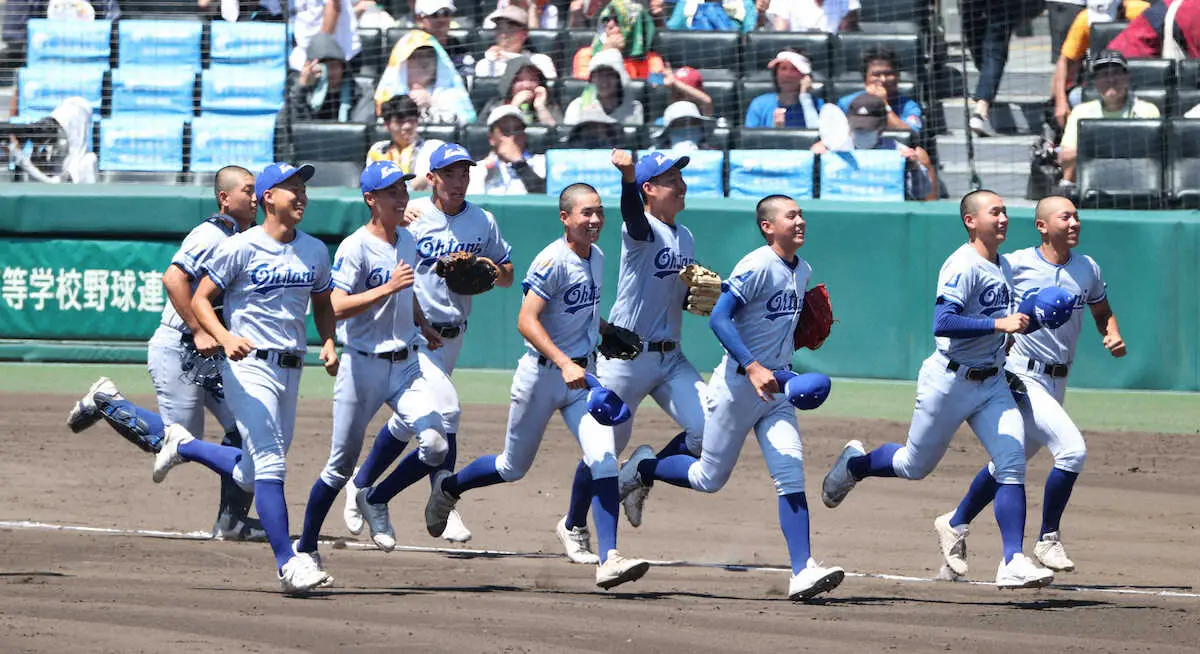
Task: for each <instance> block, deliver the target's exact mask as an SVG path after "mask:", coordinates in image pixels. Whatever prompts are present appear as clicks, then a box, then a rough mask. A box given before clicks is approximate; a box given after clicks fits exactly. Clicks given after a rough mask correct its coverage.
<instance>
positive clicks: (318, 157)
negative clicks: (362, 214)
mask: <svg viewBox="0 0 1200 654" xmlns="http://www.w3.org/2000/svg"><path fill="white" fill-rule="evenodd" d="M367 127H368V126H367V125H366V124H365V123H333V122H297V123H292V139H291V143H292V157H291V158H292V159H293V160H295V161H303V162H305V163H311V164H312V165H313V166H314V167H315V168H316V172H315V173H314V174H313V177H312V179H311V180H309V182H308V183H309V185H310V186H348V187H353V186H358V181H359V176H360V175H361V174H362V169H363V162H365V161H366V159H367V147H369V145H370V144H369V143H367Z"/></svg>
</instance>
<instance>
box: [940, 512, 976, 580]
mask: <svg viewBox="0 0 1200 654" xmlns="http://www.w3.org/2000/svg"><path fill="white" fill-rule="evenodd" d="M953 517H954V511H951V512H950V513H947V514H945V515H940V516H938V517H937V518H935V519H934V521H933V530H934V531H936V532H937V537H938V545H940V546H941V549H942V558H943V559H945V561H946V566H947V567H949V568H950V571H951V572H952V573H954V574H955V575H956V576H959V577H963V576H966V574H967V533H968V531H969V530H968V529H967V526H966V525H959V526H957V527H951V526H950V518H953Z"/></svg>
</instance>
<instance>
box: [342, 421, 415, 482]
mask: <svg viewBox="0 0 1200 654" xmlns="http://www.w3.org/2000/svg"><path fill="white" fill-rule="evenodd" d="M407 446H408V441H398V440H396V439H395V438H393V437H392V432H390V431H388V426H387V423H384V424H383V427H380V428H379V433H378V434H376V435H375V443H374V444H373V445H371V451H370V452H368V453H367V458H366V460H365V461H363V462H362V465H361V466H359V468H358V474H357V475H354V486H355V487H356V488H368V487H370V486H373V485H375V481H376V480H378V479H379V477H380V475H382V474H383V471H385V470H387V469H388V467H389V466H391V465H392V462H393V461H395V460H396V459H397V458H399V457H400V453H401V452H403V451H404V448H405V447H407Z"/></svg>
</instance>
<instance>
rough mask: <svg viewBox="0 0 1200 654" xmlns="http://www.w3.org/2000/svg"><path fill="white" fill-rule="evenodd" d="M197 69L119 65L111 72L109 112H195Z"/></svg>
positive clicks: (187, 116)
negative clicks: (110, 105)
mask: <svg viewBox="0 0 1200 654" xmlns="http://www.w3.org/2000/svg"><path fill="white" fill-rule="evenodd" d="M195 91H196V72H195V71H194V70H193V69H192V68H191V67H189V66H184V67H166V66H153V67H152V66H122V67H121V68H117V69H115V70H113V71H112V113H113V115H114V116H121V115H125V114H130V113H143V114H159V115H161V114H173V115H176V116H181V117H184V118H186V119H190V118H191V117H192V115H193V114H194V113H195V107H196V99H195Z"/></svg>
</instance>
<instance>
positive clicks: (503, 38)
mask: <svg viewBox="0 0 1200 654" xmlns="http://www.w3.org/2000/svg"><path fill="white" fill-rule="evenodd" d="M488 20H489V21H492V22H493V23H494V24H495V25H496V43H495V45H493V46H491V47H489V48H488V49H487V52H486V53H484V55H483V59H481V60H480V61H479V63H477V64H475V76H476V77H499V76H501V75H503V74H504V70H505V66H506V65H508V62H509V61H510V60H513V59H516V58H517V57H525V58H528V59H529V60H531V61H532V62H533V63H534V65H536V66H537V67H538V68H539V69H541V71H542V74H543V75H544V76H545V77H546V79H554V78H556V77H558V73H557V72H556V71H555V70H554V61H552V60H551V59H550V57H547V56H546V55H544V54H541V53H534V52H530V51H529V50H527V49H526V48H525V41H526V40H527V39H528V38H529V27H528V26H527V25H525V23H523V22H522V21H524V20H528V12H527V11H526V10H524V9H521V8H520V7H517V6H516V5H508V6H507V7H505V8H503V9H497V10H496V11H495V12H493V13H492V15H490V16H488Z"/></svg>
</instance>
